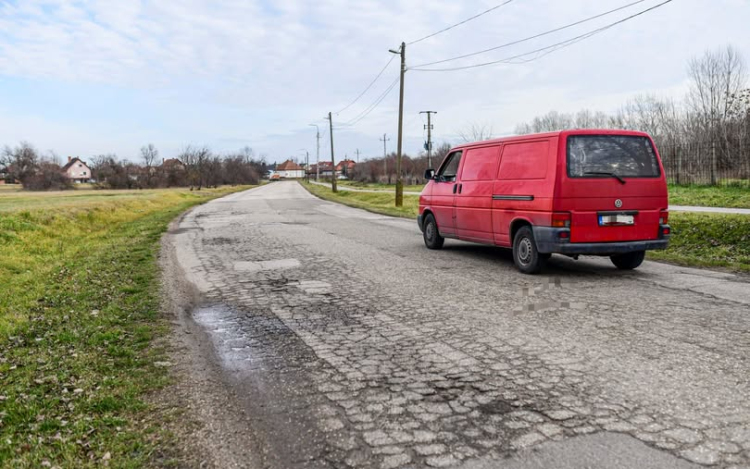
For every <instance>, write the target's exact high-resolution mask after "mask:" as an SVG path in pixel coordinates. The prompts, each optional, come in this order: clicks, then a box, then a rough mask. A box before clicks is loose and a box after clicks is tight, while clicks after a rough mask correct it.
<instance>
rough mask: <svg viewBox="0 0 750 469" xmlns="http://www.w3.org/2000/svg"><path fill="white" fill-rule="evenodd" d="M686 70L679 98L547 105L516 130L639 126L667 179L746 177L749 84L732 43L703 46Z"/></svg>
mask: <svg viewBox="0 0 750 469" xmlns="http://www.w3.org/2000/svg"><path fill="white" fill-rule="evenodd" d="M687 76H688V79H689V87H688V91H687V93H686V95H685V96H683V97H682V98H681V99H674V98H664V97H659V96H656V95H652V94H645V95H638V96H635V97H633V98H632V99H630V100H628V101H627V102H626V103H625V104H624V105H623V106H622V107H621V108H620V109H619V110H618V111H617V112H615V113H612V114H606V113H604V112H600V111H591V110H588V109H583V110H580V111H578V112H576V113H561V112H556V111H551V112H548V113H547V114H545V115H542V116H538V117H535V118H534V119H532V120H531V121H530V122H526V123H522V124H520V125H518V126H517V127H516V133H518V134H528V133H537V132H548V131H556V130H565V129H586V128H611V129H629V130H640V131H643V132H647V133H649V134H650V135H651V136H652V137H653V138H654V140H655V142H656V144H657V147H658V148H659V150H660V153H661V156H662V160H663V162H664V164H665V167H666V172H667V176H668V177H670V179H671V180H672V181H673V182H677V183H706V184H716V183H718V182H721V179H722V178H724V179H725V180H730V179H734V180H747V179H750V88H748V74H747V69H746V66H745V61H744V59H743V57H742V56H741V55H740V53H739V52H738V51H737V50H736V49H735V48H734V47H732V46H727V47H725V48H722V49H718V50H711V51H707V52H705V53H704V54H703V55H701V56H699V57H695V58H693V59H691V60H690V61H689V62H688V64H687Z"/></svg>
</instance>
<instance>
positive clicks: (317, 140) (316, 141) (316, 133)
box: [309, 124, 320, 182]
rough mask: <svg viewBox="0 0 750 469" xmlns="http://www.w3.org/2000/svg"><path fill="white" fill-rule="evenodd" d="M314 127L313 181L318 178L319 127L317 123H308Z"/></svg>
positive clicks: (316, 180)
mask: <svg viewBox="0 0 750 469" xmlns="http://www.w3.org/2000/svg"><path fill="white" fill-rule="evenodd" d="M309 125H311V126H314V127H315V143H316V145H317V146H316V147H315V182H318V179H320V127H318V124H309Z"/></svg>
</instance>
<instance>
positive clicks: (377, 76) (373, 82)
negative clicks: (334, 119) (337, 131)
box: [335, 56, 396, 115]
mask: <svg viewBox="0 0 750 469" xmlns="http://www.w3.org/2000/svg"><path fill="white" fill-rule="evenodd" d="M395 58H396V56H393V57H391V60H389V61H388V63H386V64H385V67H383V69H382V70H380V73H378V74H377V75H376V76H375V78H374V79H373V80H372V81H371V82H370V84H369V85H367V88H365V89H364V91H362V92H361V93H360V94H359V96H357V97H356V98H354V101H352V102H351V103H349V104H347V105H346V106H344V107H343V108H341V109H339V110H338V111H336V112H335V114H336V115H339V114H341V113H342V112H344V111H346V110H347V109H349V108H350V107H352V105H353V104H354V103H356V102H357V101H359V98H361V97H362V96H364V95H365V93H367V91H368V90H369V89H370V88H372V85H374V84H375V82H376V81H378V78H380V76H381V75H382V74H383V72H385V71H386V69H387V68H388V66H389V65H390V64H391V62H393V59H395Z"/></svg>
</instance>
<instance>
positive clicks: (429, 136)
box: [420, 111, 437, 169]
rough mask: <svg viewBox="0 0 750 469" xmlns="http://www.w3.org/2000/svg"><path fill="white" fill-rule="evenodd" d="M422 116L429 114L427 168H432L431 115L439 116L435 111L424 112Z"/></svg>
mask: <svg viewBox="0 0 750 469" xmlns="http://www.w3.org/2000/svg"><path fill="white" fill-rule="evenodd" d="M420 114H427V127H426V128H427V168H428V169H429V168H432V123H431V122H430V115H432V114H437V112H435V111H422V112H420Z"/></svg>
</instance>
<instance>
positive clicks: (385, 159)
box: [380, 134, 391, 179]
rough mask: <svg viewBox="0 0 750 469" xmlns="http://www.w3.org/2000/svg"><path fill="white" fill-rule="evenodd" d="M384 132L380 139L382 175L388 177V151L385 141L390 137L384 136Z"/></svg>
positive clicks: (388, 140)
mask: <svg viewBox="0 0 750 469" xmlns="http://www.w3.org/2000/svg"><path fill="white" fill-rule="evenodd" d="M385 137H386V134H383V138H381V139H380V141H381V142H383V177H385V178H386V179H387V178H388V153H387V150H386V148H385V144H386V142H390V141H391V139H390V138H385Z"/></svg>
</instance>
